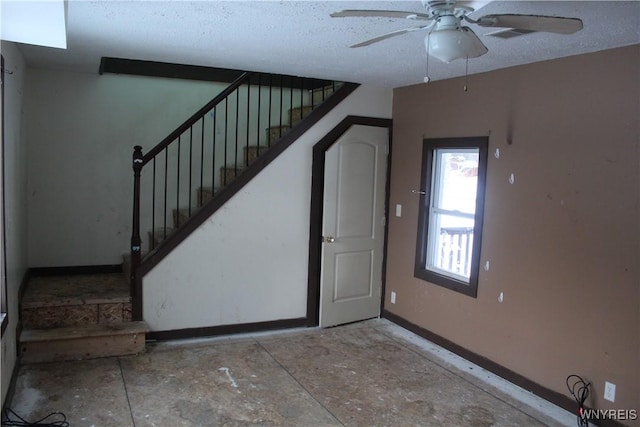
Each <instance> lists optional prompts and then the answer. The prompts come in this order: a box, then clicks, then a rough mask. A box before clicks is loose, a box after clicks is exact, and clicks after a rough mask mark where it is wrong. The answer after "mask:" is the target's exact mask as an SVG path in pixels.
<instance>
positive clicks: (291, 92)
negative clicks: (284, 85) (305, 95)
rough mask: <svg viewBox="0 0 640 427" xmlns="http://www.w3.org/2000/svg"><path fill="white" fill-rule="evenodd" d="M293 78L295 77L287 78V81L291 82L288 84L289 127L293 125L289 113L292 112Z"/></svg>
mask: <svg viewBox="0 0 640 427" xmlns="http://www.w3.org/2000/svg"><path fill="white" fill-rule="evenodd" d="M294 80H295V79H294V78H293V77H291V78H290V79H289V81H290V82H291V84H290V85H289V127H292V126H293V120H291V119H292V117H291V114H292V113H293V86H294V84H293V82H294Z"/></svg>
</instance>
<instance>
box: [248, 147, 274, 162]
mask: <svg viewBox="0 0 640 427" xmlns="http://www.w3.org/2000/svg"><path fill="white" fill-rule="evenodd" d="M269 148H271V147H269V146H266V145H250V146H248V147H244V158H245V159H247V163H248V164H251V163H253V162H255V161H256V160H257V159H258V157H260V156H262V155H263V154H264V153H266V152H267V150H268V149H269Z"/></svg>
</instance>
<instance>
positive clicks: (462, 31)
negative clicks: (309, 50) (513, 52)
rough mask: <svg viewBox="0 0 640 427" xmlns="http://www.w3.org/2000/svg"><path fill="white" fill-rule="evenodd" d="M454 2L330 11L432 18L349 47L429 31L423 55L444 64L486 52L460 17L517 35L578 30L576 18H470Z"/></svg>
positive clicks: (347, 14)
mask: <svg viewBox="0 0 640 427" xmlns="http://www.w3.org/2000/svg"><path fill="white" fill-rule="evenodd" d="M457 3H458V2H457V1H455V0H435V1H427V0H423V5H424V7H425V9H426V11H427V13H426V14H425V13H416V12H405V11H397V10H343V11H340V12H335V13H332V14H331V16H332V17H334V18H345V17H386V18H404V19H407V20H424V21H433V22H432V23H431V24H427V25H422V26H419V27H412V28H406V29H403V30H397V31H393V32H391V33H387V34H383V35H381V36H378V37H375V38H373V39H370V40H366V41H364V42H360V43H357V44H355V45H352V46H351V47H354V48H357V47H364V46H368V45H370V44H374V43H378V42H380V41H383V40H386V39H389V38H392V37H396V36H400V35H402V34H406V33H408V32H413V31H422V30H429V34H428V35H427V36H426V37H425V39H424V43H425V48H426V51H427V55H429V56H433V57H434V58H436V59H439V60H440V61H443V62H447V63H448V62H451V61H455V60H456V59H469V58H477V57H479V56H482V55H484V54H485V53H487V52H488V49H487V47H486V46H485V45H484V43H482V41H481V40H480V38H479V37H478V36H477V35H476V34H475V33H474V32H473V30H472V29H471V28H469V27H463V26H462V25H461V24H462V21H463V20H464V21H467V22H468V23H470V24H474V25H478V26H480V27H502V28H510V29H512V30H515V31H518V30H521V34H526V33H529V32H551V33H556V34H573V33H575V32H576V31H579V30H581V29H582V21H581V20H580V19H577V18H564V17H556V16H544V15H517V14H500V15H495V14H494V15H486V16H481V17H479V18H477V19H472V18H470V17H469V16H467V15H468V14H469V13H471V12H473V11H474V9H473V8H471V7H469V6H467V5H465V4H463V3H468V2H459V3H461V4H457Z"/></svg>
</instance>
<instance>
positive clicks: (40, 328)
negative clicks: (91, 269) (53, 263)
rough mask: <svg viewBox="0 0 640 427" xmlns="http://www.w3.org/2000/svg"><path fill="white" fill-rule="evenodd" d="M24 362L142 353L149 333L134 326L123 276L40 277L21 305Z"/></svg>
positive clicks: (29, 285) (31, 283)
mask: <svg viewBox="0 0 640 427" xmlns="http://www.w3.org/2000/svg"><path fill="white" fill-rule="evenodd" d="M21 319H22V325H23V330H22V332H21V334H20V354H21V361H22V362H23V363H39V362H52V361H63V360H79V359H93V358H98V357H108V356H122V355H128V354H136V353H140V352H143V351H144V347H145V336H146V333H147V332H148V331H149V328H148V326H147V324H146V323H145V322H140V321H137V322H134V321H131V298H130V296H129V287H128V283H127V281H126V279H125V276H124V275H123V274H121V273H117V274H82V275H66V276H38V277H33V278H31V279H30V280H29V282H28V283H27V286H26V289H25V292H24V296H23V298H22V303H21Z"/></svg>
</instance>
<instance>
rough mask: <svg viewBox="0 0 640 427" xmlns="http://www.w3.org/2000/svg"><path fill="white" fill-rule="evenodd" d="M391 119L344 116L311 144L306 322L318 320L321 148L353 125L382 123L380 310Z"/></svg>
mask: <svg viewBox="0 0 640 427" xmlns="http://www.w3.org/2000/svg"><path fill="white" fill-rule="evenodd" d="M392 123H393V122H392V120H391V119H382V118H377V117H363V116H347V117H345V118H344V120H342V121H341V122H340V123H339V124H338V125H336V127H334V128H333V129H332V130H331V131H329V132H328V133H327V135H325V136H324V137H323V138H322V139H321V140H320V141H318V143H316V144H315V145H314V146H313V163H312V169H311V215H310V225H309V274H308V284H307V316H306V317H307V326H318V324H319V320H320V286H321V283H320V272H321V271H320V269H321V266H322V263H321V257H322V217H323V206H322V204H323V194H324V169H325V152H326V151H327V150H328V149H329V148H330V147H331V146H332V145H333V144H334V143H335V142H336V141H337V140H338V139H339V138H340V137H341V136H342V135H343V134H344V133H345V132H346V131H347V130H349V128H351V127H352V126H354V125H363V126H374V127H384V128H387V129H388V130H389V155H388V156H387V176H386V183H385V201H384V204H385V212H387V221H386V223H385V228H384V249H383V261H382V296H381V299H380V305H381V307H380V312H382V305H383V303H384V298H385V276H386V260H387V233H388V226H389V218H388V212H389V183H390V179H389V177H390V176H391V169H390V168H391V153H392V150H391V142H392V141H391V140H392V137H391V135H392Z"/></svg>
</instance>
